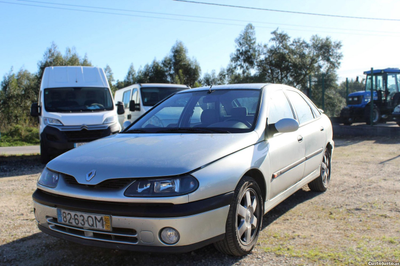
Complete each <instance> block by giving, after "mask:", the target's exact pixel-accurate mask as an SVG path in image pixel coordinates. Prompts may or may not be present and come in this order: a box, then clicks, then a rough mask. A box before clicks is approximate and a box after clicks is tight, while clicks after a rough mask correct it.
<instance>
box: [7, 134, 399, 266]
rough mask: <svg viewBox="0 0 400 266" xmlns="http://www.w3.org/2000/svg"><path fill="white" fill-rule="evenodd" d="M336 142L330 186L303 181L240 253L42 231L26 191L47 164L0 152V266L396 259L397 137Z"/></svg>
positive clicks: (332, 262) (362, 262)
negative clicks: (139, 249) (118, 245)
mask: <svg viewBox="0 0 400 266" xmlns="http://www.w3.org/2000/svg"><path fill="white" fill-rule="evenodd" d="M335 143H336V149H335V151H334V156H333V169H332V172H333V174H332V179H331V184H330V188H329V190H328V191H327V192H325V193H322V194H321V193H314V192H310V191H309V190H308V188H307V187H304V188H303V189H301V190H299V191H298V192H297V193H295V194H294V195H293V196H291V197H290V198H288V199H287V200H286V201H284V202H283V203H282V204H280V205H278V206H277V207H276V208H275V209H273V210H272V211H270V212H269V213H268V214H267V215H265V216H264V220H263V229H262V231H261V234H260V237H259V240H258V244H257V246H256V248H255V249H254V251H253V253H252V254H250V255H248V256H246V257H243V258H233V257H229V256H225V255H222V254H220V253H218V252H217V251H216V250H215V249H214V247H213V246H212V245H211V246H207V247H205V248H202V249H199V250H196V251H194V252H191V253H186V254H152V253H136V252H128V251H117V250H109V249H101V248H94V247H86V246H81V245H78V244H74V243H69V242H66V241H63V240H59V239H57V238H54V237H51V236H48V235H46V234H43V233H41V232H40V231H39V230H38V229H37V227H36V224H35V221H34V215H33V212H32V199H31V195H32V192H33V191H34V189H35V183H36V180H37V176H38V174H39V173H40V171H41V170H42V168H43V167H44V165H42V164H40V163H39V157H38V156H31V157H29V156H28V157H0V188H1V193H0V225H1V226H0V265H188V264H190V265H261V264H264V265H276V264H281V263H283V264H286V265H287V264H289V265H299V264H306V265H322V264H329V265H336V264H359V265H368V262H370V263H377V262H393V263H400V249H399V246H400V200H399V199H400V140H399V139H397V140H389V139H384V138H379V139H369V140H368V139H361V138H353V139H336V140H335ZM370 265H374V264H370ZM375 265H377V264H375Z"/></svg>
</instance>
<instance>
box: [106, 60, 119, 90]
mask: <svg viewBox="0 0 400 266" xmlns="http://www.w3.org/2000/svg"><path fill="white" fill-rule="evenodd" d="M104 73H105V74H106V77H107V81H108V85H109V86H110V89H111V91H112V93H113V94H114V93H115V91H116V90H117V88H116V87H115V86H114V85H113V82H114V81H115V79H114V73H113V72H112V70H111V67H110V66H109V65H106V67H105V68H104Z"/></svg>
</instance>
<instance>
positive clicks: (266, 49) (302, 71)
mask: <svg viewBox="0 0 400 266" xmlns="http://www.w3.org/2000/svg"><path fill="white" fill-rule="evenodd" d="M272 35H273V37H272V38H271V39H270V43H271V44H270V45H269V46H268V45H263V47H262V50H261V54H262V56H261V58H262V59H261V60H260V61H259V63H258V65H257V75H258V76H259V77H260V79H264V80H266V81H267V82H272V83H284V84H288V85H292V86H294V87H297V88H299V89H302V90H305V89H306V88H307V86H308V85H307V84H308V77H309V76H310V75H313V74H317V73H325V74H327V75H328V74H330V73H334V72H335V71H336V70H337V69H338V68H339V66H340V60H341V59H342V57H343V55H342V53H341V52H340V49H341V47H342V44H341V43H340V42H333V41H332V40H331V39H330V38H329V37H326V38H321V37H318V36H317V35H314V36H312V37H311V40H310V42H309V43H308V42H306V41H305V40H301V39H300V38H297V39H294V40H293V41H291V39H290V37H289V35H288V34H286V33H284V32H278V30H275V31H273V32H272Z"/></svg>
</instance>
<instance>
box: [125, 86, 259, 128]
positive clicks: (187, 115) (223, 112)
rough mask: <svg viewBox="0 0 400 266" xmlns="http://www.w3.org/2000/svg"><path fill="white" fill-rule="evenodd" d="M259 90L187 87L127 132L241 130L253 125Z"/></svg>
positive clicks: (154, 109) (150, 112)
mask: <svg viewBox="0 0 400 266" xmlns="http://www.w3.org/2000/svg"><path fill="white" fill-rule="evenodd" d="M259 102H260V90H245V89H243V90H241V89H235V90H215V91H208V90H204V91H190V90H189V91H186V92H183V93H178V94H175V95H173V96H172V97H170V98H168V99H167V100H165V101H164V102H162V103H161V104H160V105H158V106H156V107H155V108H153V109H152V110H150V111H149V112H148V113H147V114H145V115H144V116H143V117H142V118H141V119H139V120H138V121H137V122H136V123H134V124H133V125H132V126H131V127H129V128H128V129H127V130H125V132H126V133H133V132H135V133H240V132H248V131H250V130H252V129H253V128H254V126H255V125H254V124H255V121H256V117H257V114H258V112H257V110H258V106H259Z"/></svg>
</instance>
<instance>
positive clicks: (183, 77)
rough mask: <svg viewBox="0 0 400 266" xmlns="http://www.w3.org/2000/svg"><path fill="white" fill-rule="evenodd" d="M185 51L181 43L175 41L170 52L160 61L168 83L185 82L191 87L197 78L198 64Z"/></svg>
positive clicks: (198, 74) (198, 73) (198, 72)
mask: <svg viewBox="0 0 400 266" xmlns="http://www.w3.org/2000/svg"><path fill="white" fill-rule="evenodd" d="M187 53H188V51H187V49H186V47H185V46H184V45H183V43H182V42H180V41H177V42H176V43H175V45H174V46H173V47H172V49H171V52H170V54H169V55H168V56H166V57H165V58H164V60H163V61H162V62H161V64H162V67H163V68H164V70H165V71H166V74H167V77H168V81H169V83H177V84H186V85H189V86H191V87H193V86H194V85H195V83H196V82H197V81H198V80H199V78H200V72H201V68H200V65H199V63H198V62H197V61H196V59H190V58H188V56H187Z"/></svg>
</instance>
